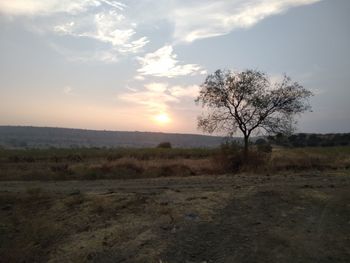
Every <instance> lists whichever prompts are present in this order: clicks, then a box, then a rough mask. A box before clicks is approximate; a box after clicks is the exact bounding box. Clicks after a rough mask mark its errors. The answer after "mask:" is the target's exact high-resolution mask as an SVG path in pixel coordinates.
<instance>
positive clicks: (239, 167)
mask: <svg viewBox="0 0 350 263" xmlns="http://www.w3.org/2000/svg"><path fill="white" fill-rule="evenodd" d="M0 154H1V155H0V180H24V181H27V180H29V181H31V180H97V179H135V178H157V177H167V176H194V175H213V174H215V175H218V174H226V173H239V172H254V173H275V172H280V171H286V172H288V171H292V172H295V171H305V170H320V171H323V170H347V169H349V168H350V147H332V148H275V149H273V151H272V153H266V152H263V151H257V150H253V151H251V152H250V156H249V160H248V162H245V161H244V160H243V157H242V154H241V153H240V152H239V151H238V150H237V151H235V150H227V149H224V150H217V149H212V150H207V149H188V150H186V149H134V150H128V149H116V150H103V149H81V150H13V151H10V150H1V152H0Z"/></svg>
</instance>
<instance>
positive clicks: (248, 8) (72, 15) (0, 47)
mask: <svg viewBox="0 0 350 263" xmlns="http://www.w3.org/2000/svg"><path fill="white" fill-rule="evenodd" d="M349 13H350V1H349V0H231V1H230V0H216V1H212V0H190V1H189V0H186V1H183V0H167V1H165V0H158V1H154V0H129V1H114V0H0V94H1V95H0V125H33V126H55V127H73V128H87V129H108V130H131V131H134V130H139V131H164V132H186V133H199V131H197V130H196V119H197V116H198V115H199V114H200V112H201V108H200V107H199V106H196V105H195V103H194V98H195V96H196V95H197V93H198V89H199V85H200V84H201V83H202V82H203V81H204V79H205V76H206V74H208V73H212V72H214V71H215V70H216V69H232V70H243V69H247V68H254V69H259V70H263V71H265V72H266V73H268V74H269V75H270V76H271V77H272V79H273V80H278V79H279V76H281V75H282V74H283V73H287V74H288V75H289V76H291V77H292V79H293V80H295V81H298V82H299V83H300V84H302V85H303V86H305V87H306V88H308V89H311V90H312V91H314V93H315V94H316V95H315V97H314V98H313V99H312V100H311V104H312V106H313V112H312V113H308V114H305V115H304V116H303V117H302V118H301V119H300V121H299V131H300V132H323V133H324V132H350V103H349V99H350V88H349V83H350V72H349V70H350V52H349V47H350V16H349Z"/></svg>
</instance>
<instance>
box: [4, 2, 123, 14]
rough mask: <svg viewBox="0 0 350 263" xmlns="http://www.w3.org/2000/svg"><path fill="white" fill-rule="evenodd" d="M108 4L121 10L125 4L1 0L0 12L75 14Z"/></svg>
mask: <svg viewBox="0 0 350 263" xmlns="http://www.w3.org/2000/svg"><path fill="white" fill-rule="evenodd" d="M103 5H105V6H109V7H112V8H115V9H119V10H123V9H124V8H125V7H126V6H125V5H124V4H123V3H121V2H119V1H114V0H1V1H0V12H2V13H6V14H8V15H39V16H46V15H51V14H54V13H69V14H77V13H82V12H85V11H87V10H88V9H90V8H96V7H101V6H103Z"/></svg>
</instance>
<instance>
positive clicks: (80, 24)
mask: <svg viewBox="0 0 350 263" xmlns="http://www.w3.org/2000/svg"><path fill="white" fill-rule="evenodd" d="M126 8H127V6H126V5H124V4H123V3H121V2H119V1H114V0H45V1H40V0H2V1H0V13H5V14H8V15H12V16H19V15H22V16H23V15H26V16H33V17H34V19H30V20H28V24H30V25H29V27H30V28H35V29H36V31H37V32H40V33H43V34H45V33H52V32H54V33H56V34H58V35H65V36H71V37H73V38H88V39H94V40H96V41H98V42H99V43H100V46H102V45H104V46H103V49H102V48H100V50H97V51H96V50H94V51H92V50H90V52H87V53H89V54H92V55H88V56H87V57H85V55H84V54H82V52H79V51H75V52H72V51H70V50H69V49H68V48H67V47H66V48H63V47H62V48H60V49H61V50H60V51H61V52H60V53H63V51H68V52H66V54H65V56H66V57H70V58H69V59H70V60H79V61H91V60H98V61H104V62H107V63H111V62H116V61H118V60H119V58H121V57H123V56H126V55H129V54H135V53H138V52H141V51H142V48H143V47H144V46H145V45H146V44H147V43H148V42H149V40H148V39H147V37H145V36H137V32H136V30H137V23H136V22H135V21H132V20H130V19H129V18H127V17H126V16H125V14H124V13H125V9H126ZM46 16H50V18H49V19H46V18H45V17H46ZM37 17H38V19H37ZM39 18H40V19H39ZM43 19H46V20H43ZM42 21H45V22H47V23H45V24H43V23H42ZM27 26H28V25H27ZM56 46H58V44H56ZM56 50H57V48H56ZM69 53H75V54H74V55H73V56H69V55H68V54H69ZM77 58H81V59H77Z"/></svg>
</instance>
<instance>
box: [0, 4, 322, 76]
mask: <svg viewBox="0 0 350 263" xmlns="http://www.w3.org/2000/svg"><path fill="white" fill-rule="evenodd" d="M319 1H322V0H231V1H227V0H216V1H212V0H202V1H196V0H188V1H183V0H172V1H149V0H140V1H128V2H126V1H117V0H45V1H44V0H42V1H40V0H0V13H2V14H7V15H11V16H14V17H16V16H20V15H21V16H35V17H41V18H42V17H45V16H50V19H48V20H47V21H48V24H45V25H44V24H42V20H40V22H41V23H40V22H38V23H37V24H36V26H37V27H41V28H44V29H42V31H45V30H47V28H50V30H51V32H54V33H57V34H61V35H66V36H71V37H74V38H89V39H93V40H96V41H98V42H99V43H101V44H104V45H106V47H105V50H104V52H105V53H108V54H109V55H110V54H112V53H113V54H114V55H113V56H109V55H108V56H104V57H107V58H112V59H100V60H102V61H103V60H105V61H107V62H112V61H117V59H115V58H116V57H118V58H120V57H123V56H127V55H133V54H136V53H141V52H143V48H144V47H145V45H146V44H147V43H148V42H150V41H152V39H153V38H160V39H161V38H162V37H163V38H164V40H163V43H164V42H165V39H168V37H169V36H166V35H165V34H166V33H164V31H163V32H160V35H158V36H155V35H154V34H156V33H157V32H153V31H152V33H150V34H149V32H150V31H146V32H148V35H145V34H140V30H141V28H142V29H144V28H145V27H146V28H150V27H152V28H153V29H152V30H157V29H155V28H161V27H162V24H164V21H167V23H168V24H169V25H171V26H172V27H173V29H174V30H173V31H171V32H172V33H171V34H172V35H171V38H172V41H173V43H172V44H170V45H165V46H163V47H162V48H160V49H158V50H157V51H155V52H153V53H148V54H146V55H145V56H144V57H140V58H139V62H140V64H141V68H140V69H139V70H138V73H139V75H141V76H142V75H143V76H146V75H152V76H158V77H168V78H173V77H177V76H185V75H195V74H201V73H205V72H204V71H203V69H201V67H200V66H199V65H197V64H185V63H180V61H178V60H177V56H176V54H174V53H173V46H174V45H176V44H177V43H179V42H188V43H191V42H193V41H195V40H199V39H204V38H210V37H216V36H221V35H225V34H228V33H230V32H232V31H234V30H236V29H240V28H249V27H252V26H254V25H256V24H257V23H259V22H260V21H262V20H263V19H265V18H268V17H270V16H273V15H278V14H281V13H284V12H286V11H287V10H289V9H291V8H294V7H298V6H304V5H310V4H314V3H316V2H319ZM125 3H127V4H128V5H126V4H125ZM154 13H156V14H157V15H154ZM27 21H28V23H36V22H37V20H35V19H33V20H27ZM52 23H53V24H52ZM154 25H157V27H155V26H154ZM160 30H161V29H160ZM167 32H169V31H167ZM169 34H170V32H169ZM161 41H162V40H161ZM167 42H168V43H169V41H168V40H167ZM90 59H91V58H90Z"/></svg>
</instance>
